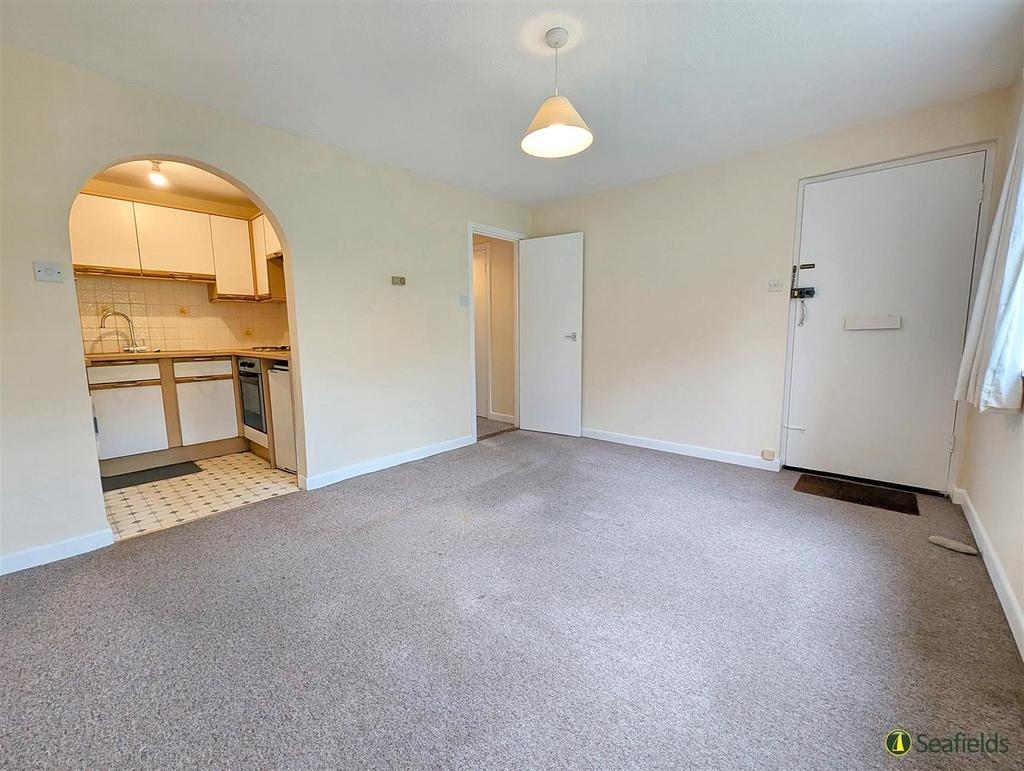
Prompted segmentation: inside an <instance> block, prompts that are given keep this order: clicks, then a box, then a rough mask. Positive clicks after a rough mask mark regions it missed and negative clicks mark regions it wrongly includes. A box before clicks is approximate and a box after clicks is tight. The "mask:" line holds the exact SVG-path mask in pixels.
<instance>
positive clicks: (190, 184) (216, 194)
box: [93, 158, 258, 209]
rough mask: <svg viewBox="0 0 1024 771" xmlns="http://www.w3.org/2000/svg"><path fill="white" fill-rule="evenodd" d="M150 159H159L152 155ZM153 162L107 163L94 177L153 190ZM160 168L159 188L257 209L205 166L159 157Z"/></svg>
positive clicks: (228, 183)
mask: <svg viewBox="0 0 1024 771" xmlns="http://www.w3.org/2000/svg"><path fill="white" fill-rule="evenodd" d="M152 160H156V161H158V160H160V159H159V158H153V159H152ZM151 170H152V164H151V163H150V162H149V161H128V162H127V163H119V164H117V165H116V166H110V167H109V168H107V169H104V170H103V171H101V172H100V173H99V174H97V175H96V176H95V177H93V179H96V180H99V181H100V182H114V183H116V184H119V185H128V186H129V187H139V188H143V189H145V190H152V189H153V183H152V182H150V181H149V172H150V171H151ZM160 170H161V171H162V172H163V173H164V176H165V177H167V183H168V185H167V187H165V188H157V190H159V191H161V192H164V191H166V192H168V193H174V194H175V195H185V196H189V197H190V198H199V199H200V200H203V201H214V202H216V203H226V204H231V205H232V206H246V207H249V208H252V209H258V207H257V206H256V204H254V203H253V202H252V201H250V200H249V197H248V196H247V195H246V194H245V193H243V192H242V191H241V190H239V189H238V188H237V187H235V186H234V185H232V184H231V183H230V182H228V181H227V180H226V179H221V178H220V177H218V176H217V175H216V174H211V173H210V172H208V171H205V170H204V169H199V168H196V167H195V166H190V165H189V164H187V163H178V162H176V161H161V162H160Z"/></svg>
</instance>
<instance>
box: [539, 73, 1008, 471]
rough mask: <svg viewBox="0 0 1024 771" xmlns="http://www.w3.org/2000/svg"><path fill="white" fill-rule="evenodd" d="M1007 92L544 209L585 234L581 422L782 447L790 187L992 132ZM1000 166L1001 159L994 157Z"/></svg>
mask: <svg viewBox="0 0 1024 771" xmlns="http://www.w3.org/2000/svg"><path fill="white" fill-rule="evenodd" d="M1013 94H1014V92H1013V89H1006V90H1002V91H997V92H993V93H989V94H984V95H982V96H978V97H975V98H972V99H968V100H965V101H961V102H957V103H953V104H946V105H942V106H939V107H934V108H931V109H927V110H921V111H918V112H914V113H911V114H908V115H903V116H898V117H894V118H891V119H888V120H885V121H879V122H876V123H871V124H866V125H862V126H857V127H855V128H851V129H848V130H845V131H841V132H836V133H831V134H827V135H821V136H815V137H811V138H809V139H804V140H801V141H798V142H793V143H790V144H787V145H784V146H780V147H775V148H772V149H770V150H764V151H760V152H755V153H750V154H747V155H744V156H741V157H738V158H735V159H733V160H730V161H728V162H725V163H720V164H716V165H713V166H707V167H704V168H699V169H694V170H692V171H686V172H682V173H677V174H673V175H670V176H666V177H663V178H660V179H655V180H651V181H648V182H644V183H640V184H636V185H632V186H629V187H626V188H622V189H619V190H613V191H610V192H605V193H600V194H596V195H589V196H585V197H580V198H575V199H570V200H566V201H560V202H555V203H551V204H548V205H543V206H538V207H536V208H535V209H534V210H533V230H532V231H531V232H532V234H533V235H536V236H543V235H551V234H555V233H566V232H572V231H583V232H584V234H585V250H586V254H585V260H584V336H583V340H584V342H583V425H584V426H585V427H586V428H588V429H591V430H598V431H606V432H613V433H617V434H624V435H629V436H633V437H641V438H644V439H648V440H650V439H653V440H660V441H662V442H669V443H676V444H680V445H686V446H689V448H690V449H698V450H700V449H708V450H710V451H712V454H713V453H715V452H722V451H724V452H727V453H735V454H736V455H735V456H731V457H733V458H735V459H738V460H740V461H741V462H745V461H749V462H750V463H751V464H753V465H756V464H757V463H759V462H760V461H759V455H760V452H761V450H762V449H777V448H778V446H779V436H780V426H781V418H782V401H783V399H782V396H783V379H784V368H785V353H786V332H787V315H788V311H789V300H788V295H787V294H785V293H774V294H773V293H769V292H768V280H769V279H773V278H775V279H782V280H783V281H785V282H786V283H787V284H788V279H789V273H790V266H791V264H792V260H793V239H794V232H795V217H796V203H797V185H798V181H799V180H800V179H801V178H803V177H811V176H816V175H820V174H825V173H829V172H834V171H839V170H842V169H848V168H851V167H855V166H862V165H868V164H873V163H877V162H880V161H886V160H890V159H895V158H900V157H904V156H910V155H916V154H920V153H925V152H929V151H933V150H939V149H943V148H948V147H953V146H958V145H964V144H973V143H976V142H982V141H986V140H992V139H996V140H999V142H998V154H999V155H1000V156H1001V157H1002V156H1005V150H1006V144H1007V142H1006V141H1005V139H1006V132H1007V129H1008V125H1009V120H1010V117H1011V116H1012V112H1013V103H1014V97H1013ZM1002 165H1005V159H1004V160H1002V161H1001V162H1000V166H1002Z"/></svg>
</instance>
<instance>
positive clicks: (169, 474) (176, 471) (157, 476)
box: [101, 461, 202, 493]
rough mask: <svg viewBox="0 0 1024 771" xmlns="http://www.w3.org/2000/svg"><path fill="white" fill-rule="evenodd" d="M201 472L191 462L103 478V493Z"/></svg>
mask: <svg viewBox="0 0 1024 771" xmlns="http://www.w3.org/2000/svg"><path fill="white" fill-rule="evenodd" d="M200 471H202V469H201V468H199V466H197V465H196V464H195V463H194V462H193V461H186V462H185V463H173V464H171V465H170V466H160V467H159V468H151V469H146V470H145V471H133V472H132V473H130V474H118V475H117V476H115V477H103V478H102V479H101V481H102V482H103V492H105V493H108V492H110V491H111V490H120V489H121V488H122V487H135V485H144V484H146V483H147V482H159V481H160V480H161V479H174V478H175V477H183V476H188V475H189V474H196V473H198V472H200Z"/></svg>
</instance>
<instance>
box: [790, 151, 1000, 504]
mask: <svg viewBox="0 0 1024 771" xmlns="http://www.w3.org/2000/svg"><path fill="white" fill-rule="evenodd" d="M976 152H984V153H985V164H984V172H983V182H982V199H981V206H980V208H979V213H978V233H977V236H976V237H975V243H974V263H973V265H972V267H971V285H970V288H969V292H970V295H969V297H968V301H967V313H966V314H965V316H964V338H965V339H966V336H967V322H968V319H969V318H970V314H971V308H972V307H973V305H974V295H975V292H976V289H977V286H976V285H977V281H978V273H979V268H980V267H981V261H982V259H983V257H984V253H985V244H986V241H987V237H988V226H989V207H990V203H991V200H992V190H993V184H994V180H993V176H994V175H993V167H994V165H995V160H996V142H995V140H989V141H987V142H977V143H973V144H969V145H957V146H955V147H949V148H946V149H943V150H935V151H933V152H929V153H921V154H919V155H909V156H904V157H902V158H896V159H893V160H889V161H883V162H880V163H873V164H868V165H865V166H854V167H852V168H849V169H844V170H842V171H835V172H831V173H828V174H819V175H816V176H813V177H803V178H801V179H800V180H799V182H798V186H797V201H796V226H795V231H794V234H793V260H792V262H791V263H790V265H791V269H792V266H797V265H800V240H801V237H802V233H803V217H804V192H805V190H806V188H807V185H810V184H813V183H815V182H827V181H829V180H833V179H841V178H843V177H853V176H857V175H859V174H870V173H872V172H876V171H884V170H886V169H894V168H899V167H900V166H913V165H915V164H918V163H927V162H929V161H937V160H940V159H942V158H954V157H956V156H959V155H970V154H971V153H976ZM796 322H797V304H796V303H795V302H794V301H793V300H792V298H790V300H789V314H788V320H787V331H786V368H785V380H784V383H783V389H782V422H781V424H780V426H779V468H780V469H781V468H783V467H785V465H786V445H787V441H788V439H789V434H788V432H787V430H786V426H787V425H789V397H790V389H791V386H792V379H793V346H794V343H795V336H796ZM962 346H963V340H962V341H961V347H962ZM949 398H950V399H952V398H953V394H952V393H951V394H950V395H949ZM955 405H956V406H955V407H954V412H953V435H952V436H951V437H950V441H951V442H952V447H951V452H950V455H949V465H948V466H947V468H946V487H945V490H943V491H942V492H944V493H946V494H949V492H950V491H951V490H952V489H953V484H954V483H955V481H956V475H957V473H958V472H959V469H960V457H961V452H962V449H963V433H964V425H965V423H966V420H965V418H964V409H965V408H964V405H963V403H961V402H955Z"/></svg>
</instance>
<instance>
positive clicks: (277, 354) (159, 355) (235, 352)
mask: <svg viewBox="0 0 1024 771" xmlns="http://www.w3.org/2000/svg"><path fill="white" fill-rule="evenodd" d="M202 356H246V357H248V358H251V359H274V360H276V361H288V360H289V359H290V358H291V352H290V351H250V350H248V349H246V348H219V349H217V350H212V351H210V350H207V351H146V352H144V353H89V354H86V356H85V365H86V366H89V365H90V364H95V363H97V362H110V361H148V360H155V359H191V358H198V357H202Z"/></svg>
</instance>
